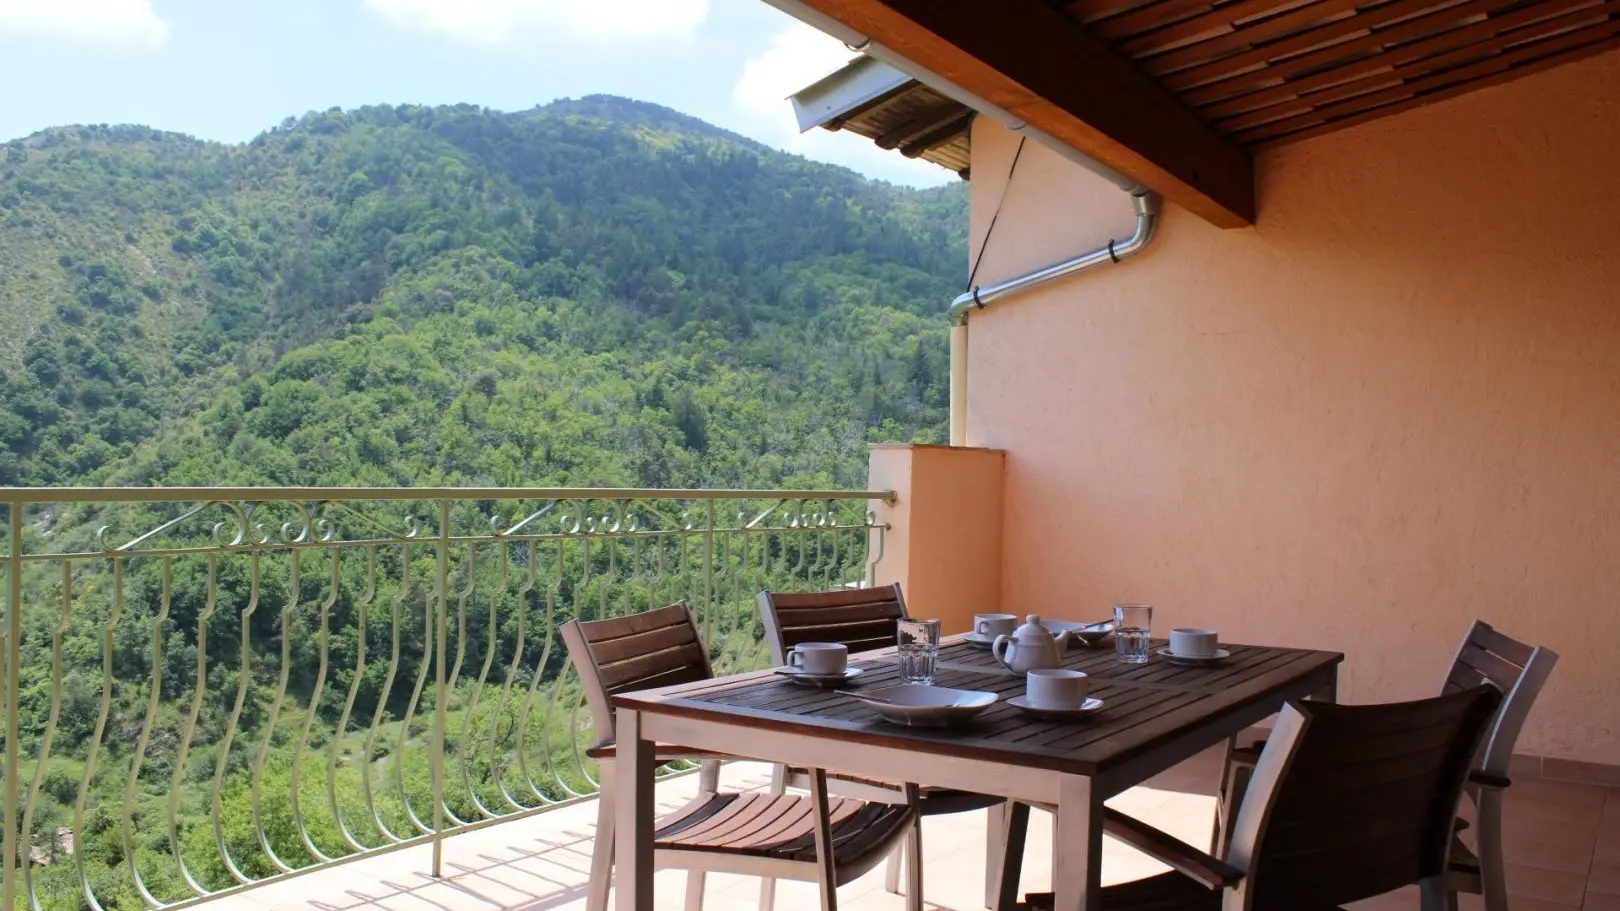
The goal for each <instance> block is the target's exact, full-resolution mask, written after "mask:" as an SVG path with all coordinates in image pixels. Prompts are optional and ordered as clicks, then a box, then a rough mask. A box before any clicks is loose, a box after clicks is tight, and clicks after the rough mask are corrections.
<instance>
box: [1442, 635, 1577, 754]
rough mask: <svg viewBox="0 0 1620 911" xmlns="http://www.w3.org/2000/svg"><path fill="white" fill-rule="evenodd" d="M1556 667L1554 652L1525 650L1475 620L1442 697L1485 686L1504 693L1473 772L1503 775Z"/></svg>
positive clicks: (1444, 687) (1448, 673)
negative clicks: (1531, 713)
mask: <svg viewBox="0 0 1620 911" xmlns="http://www.w3.org/2000/svg"><path fill="white" fill-rule="evenodd" d="M1557 663H1558V654H1557V653H1556V652H1554V651H1553V650H1552V649H1549V648H1543V647H1541V646H1534V647H1532V646H1529V645H1525V644H1524V643H1522V642H1520V641H1518V640H1517V639H1514V638H1512V637H1510V636H1505V635H1503V634H1502V633H1499V632H1497V631H1496V630H1495V629H1493V628H1492V627H1491V625H1490V624H1489V623H1485V622H1484V621H1482V620H1475V621H1474V626H1473V628H1472V629H1470V630H1469V631H1468V637H1467V638H1466V639H1464V640H1463V643H1462V647H1461V648H1459V649H1458V650H1457V657H1456V659H1454V660H1453V661H1452V662H1451V669H1450V670H1449V671H1448V672H1447V673H1446V682H1445V685H1444V686H1443V687H1442V690H1441V691H1442V692H1445V693H1454V692H1457V691H1459V690H1465V689H1469V688H1471V687H1475V686H1478V685H1480V684H1481V683H1487V684H1490V685H1491V686H1494V687H1496V689H1497V690H1499V691H1500V692H1501V693H1502V705H1501V707H1500V708H1499V709H1497V712H1496V721H1495V723H1494V724H1493V725H1492V726H1491V729H1490V731H1489V733H1487V734H1486V736H1485V740H1484V742H1483V743H1481V744H1480V748H1479V755H1478V756H1476V757H1475V758H1474V768H1476V769H1479V770H1481V771H1485V772H1489V773H1491V774H1493V775H1499V776H1504V777H1505V776H1506V775H1507V771H1508V763H1509V762H1510V761H1511V760H1512V759H1513V747H1514V745H1515V744H1517V743H1518V742H1519V732H1520V731H1522V730H1523V729H1524V722H1525V719H1526V718H1528V717H1529V716H1530V708H1531V706H1533V705H1535V702H1536V697H1537V696H1539V695H1540V694H1541V688H1542V686H1543V685H1545V684H1546V682H1547V678H1548V676H1550V675H1551V674H1552V669H1553V666H1554V665H1556V664H1557Z"/></svg>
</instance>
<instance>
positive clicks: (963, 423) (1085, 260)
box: [947, 192, 1160, 446]
mask: <svg viewBox="0 0 1620 911" xmlns="http://www.w3.org/2000/svg"><path fill="white" fill-rule="evenodd" d="M1131 202H1132V204H1133V205H1134V207H1135V208H1136V230H1135V231H1134V232H1133V233H1132V234H1131V236H1130V237H1128V238H1126V239H1125V240H1123V241H1114V240H1110V241H1109V242H1108V243H1107V245H1106V246H1102V247H1098V248H1097V249H1095V250H1091V251H1089V252H1086V253H1082V254H1080V255H1079V256H1076V257H1074V258H1073V259H1066V260H1064V261H1063V262H1060V263H1057V264H1055V265H1051V266H1047V267H1046V268H1044V269H1038V270H1036V271H1034V272H1030V273H1028V274H1025V275H1020V276H1018V277H1017V278H1010V279H1007V280H1006V281H1003V282H997V283H996V284H994V285H991V286H989V287H987V288H974V289H972V290H971V291H968V292H966V293H964V294H962V295H960V296H958V297H957V298H956V300H954V301H951V308H950V310H949V311H947V312H948V314H949V316H950V319H951V405H950V415H951V437H950V443H951V445H952V446H966V445H967V372H968V316H969V315H971V314H972V313H974V312H976V311H979V310H983V309H984V308H986V307H988V306H990V305H991V304H993V303H995V302H996V301H998V300H1001V299H1003V298H1006V297H1010V296H1012V295H1014V294H1018V293H1020V292H1023V291H1027V290H1029V289H1031V288H1035V287H1039V286H1040V285H1044V284H1046V283H1047V282H1052V281H1057V280H1058V279H1060V278H1067V277H1069V276H1071V275H1074V274H1076V273H1078V272H1084V271H1086V270H1087V269H1092V268H1095V267H1097V266H1103V265H1107V264H1109V263H1117V262H1119V261H1121V260H1123V259H1126V258H1128V257H1130V256H1134V255H1135V254H1136V253H1138V252H1140V251H1141V250H1142V248H1143V247H1146V246H1147V245H1148V243H1149V242H1150V241H1152V240H1153V233H1154V230H1155V229H1156V228H1157V227H1158V223H1159V205H1160V204H1159V197H1158V194H1155V193H1151V192H1138V193H1134V194H1132V196H1131Z"/></svg>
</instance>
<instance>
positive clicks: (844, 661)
mask: <svg viewBox="0 0 1620 911" xmlns="http://www.w3.org/2000/svg"><path fill="white" fill-rule="evenodd" d="M787 659H788V667H791V668H793V669H795V670H800V671H803V672H805V673H806V674H842V673H843V672H844V668H845V667H846V666H848V664H849V646H847V645H839V644H838V643H836V642H801V643H799V644H798V645H795V646H794V647H793V649H792V650H791V651H789V652H788V656H787Z"/></svg>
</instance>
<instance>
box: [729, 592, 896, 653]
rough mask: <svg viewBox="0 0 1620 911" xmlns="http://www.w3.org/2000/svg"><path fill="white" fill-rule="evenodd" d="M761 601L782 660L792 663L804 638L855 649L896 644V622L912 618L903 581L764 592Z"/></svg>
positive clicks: (767, 630) (762, 615) (773, 644)
mask: <svg viewBox="0 0 1620 911" xmlns="http://www.w3.org/2000/svg"><path fill="white" fill-rule="evenodd" d="M757 600H758V602H759V615H760V619H761V620H763V621H764V623H765V639H766V641H767V642H769V643H770V644H771V660H772V661H773V662H775V663H776V664H786V663H787V653H788V652H789V651H790V650H792V648H793V647H794V646H795V645H798V644H800V643H802V642H838V643H842V644H843V645H847V646H849V650H850V651H851V652H865V651H870V650H872V649H875V648H884V647H886V646H890V645H893V644H894V641H895V640H894V637H895V632H896V624H897V623H899V621H901V620H904V619H906V599H905V596H904V595H902V594H901V593H900V583H898V582H896V583H895V584H893V585H883V586H879V587H877V588H835V589H833V590H831V591H824V592H804V593H788V592H760V593H759V595H758V596H757Z"/></svg>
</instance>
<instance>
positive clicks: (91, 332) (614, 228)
mask: <svg viewBox="0 0 1620 911" xmlns="http://www.w3.org/2000/svg"><path fill="white" fill-rule="evenodd" d="M965 208H966V193H965V189H964V188H963V187H961V186H952V187H947V188H943V189H939V190H931V191H914V190H908V189H903V188H896V187H892V186H889V185H887V184H882V183H874V182H871V181H868V180H865V179H863V178H861V177H859V176H858V175H856V174H854V173H852V172H849V171H847V170H844V169H841V168H835V167H831V166H827V165H822V164H816V163H812V162H809V161H806V160H803V159H801V158H797V157H793V156H789V155H785V154H782V153H779V152H775V151H772V150H770V149H767V148H765V147H763V146H760V145H758V144H755V143H752V142H750V141H748V140H745V139H742V138H741V137H738V136H735V135H732V134H729V133H726V132H724V131H722V130H719V129H716V128H714V127H711V126H709V125H706V124H704V123H701V122H699V121H696V120H693V119H691V118H688V117H685V116H682V115H680V114H677V113H675V112H673V111H669V110H667V109H664V108H659V107H656V106H653V105H648V104H642V103H638V102H633V101H627V100H624V99H618V98H610V97H592V98H586V99H582V100H578V101H564V102H558V103H555V104H551V105H548V106H545V107H541V108H537V109H535V110H532V111H528V112H524V113H517V114H505V113H498V112H492V111H488V110H484V109H480V108H477V107H473V106H466V105H463V106H455V107H437V108H428V107H414V106H400V107H369V108H363V109H360V110H356V111H350V112H344V111H338V110H332V111H328V112H325V113H315V114H309V115H306V116H304V117H302V118H297V119H289V120H287V121H286V122H284V123H283V124H281V125H280V126H279V127H277V128H275V129H272V130H270V131H268V132H266V133H264V134H263V135H261V136H259V137H258V138H256V139H254V140H253V141H251V142H249V143H247V144H245V145H239V146H230V145H223V144H218V143H209V142H201V141H198V140H194V139H191V138H188V137H185V136H179V135H175V134H170V133H162V132H158V131H155V130H150V129H146V128H143V127H105V126H95V127H85V126H76V127H63V128H59V129H53V130H48V131H45V132H43V133H39V134H36V135H34V136H31V137H28V138H26V139H21V140H17V141H14V142H11V143H8V144H5V145H0V485H8V484H10V485H18V484H27V485H56V484H129V485H176V484H216V483H219V484H224V483H229V484H345V485H351V484H366V485H411V484H477V485H563V484H567V485H607V486H683V487H684V486H750V487H769V486H776V485H789V486H796V487H809V486H858V485H860V484H862V483H863V481H864V474H865V456H864V444H865V443H867V442H868V441H870V440H873V439H878V438H882V439H933V438H938V437H939V436H941V435H942V432H943V425H944V421H945V413H944V406H945V393H944V372H945V358H944V331H945V327H944V323H943V320H942V319H941V318H940V316H939V314H940V311H941V308H942V305H943V302H944V301H945V300H946V299H947V298H949V297H950V296H951V294H952V293H954V291H955V290H956V286H957V283H958V282H959V281H960V276H961V274H962V271H963V264H964V246H965V231H966V219H965Z"/></svg>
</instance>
